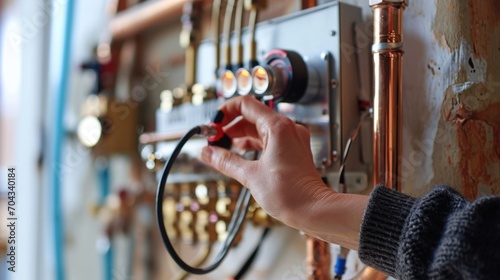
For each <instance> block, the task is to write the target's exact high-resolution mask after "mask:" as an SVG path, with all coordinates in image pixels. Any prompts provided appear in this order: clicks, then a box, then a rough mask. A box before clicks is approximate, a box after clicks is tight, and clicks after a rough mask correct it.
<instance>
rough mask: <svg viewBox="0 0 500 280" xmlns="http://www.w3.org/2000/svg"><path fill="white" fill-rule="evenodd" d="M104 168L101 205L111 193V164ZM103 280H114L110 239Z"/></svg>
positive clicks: (101, 168) (102, 172)
mask: <svg viewBox="0 0 500 280" xmlns="http://www.w3.org/2000/svg"><path fill="white" fill-rule="evenodd" d="M103 165H104V166H102V167H98V177H99V188H100V197H99V204H100V205H104V204H105V203H106V198H107V197H108V196H109V194H110V192H111V187H110V176H109V164H108V162H105V163H104V164H103ZM103 279H104V280H113V245H112V240H111V238H109V248H108V250H107V251H106V252H105V253H104V255H103Z"/></svg>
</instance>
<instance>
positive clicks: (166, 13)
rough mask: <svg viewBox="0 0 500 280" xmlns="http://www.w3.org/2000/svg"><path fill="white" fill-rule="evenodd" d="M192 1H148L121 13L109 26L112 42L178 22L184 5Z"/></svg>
mask: <svg viewBox="0 0 500 280" xmlns="http://www.w3.org/2000/svg"><path fill="white" fill-rule="evenodd" d="M192 1H193V0H175V1H171V0H166V1H165V0H164V1H153V2H151V1H148V2H144V3H141V4H137V5H135V6H134V7H132V8H130V9H127V10H126V11H124V12H119V13H118V14H117V15H116V16H115V17H114V18H113V19H112V20H111V22H110V24H109V29H110V32H111V38H112V40H119V39H125V38H129V37H132V36H134V35H136V34H138V33H140V32H142V31H144V30H146V29H149V28H152V27H155V26H158V25H160V24H165V23H168V22H173V21H175V20H178V19H179V17H180V16H181V14H182V7H183V6H184V4H185V3H189V2H192ZM195 1H196V0H195Z"/></svg>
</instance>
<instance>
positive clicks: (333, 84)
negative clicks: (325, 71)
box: [330, 79, 337, 88]
mask: <svg viewBox="0 0 500 280" xmlns="http://www.w3.org/2000/svg"><path fill="white" fill-rule="evenodd" d="M330 87H331V88H337V80H335V79H332V80H331V81H330Z"/></svg>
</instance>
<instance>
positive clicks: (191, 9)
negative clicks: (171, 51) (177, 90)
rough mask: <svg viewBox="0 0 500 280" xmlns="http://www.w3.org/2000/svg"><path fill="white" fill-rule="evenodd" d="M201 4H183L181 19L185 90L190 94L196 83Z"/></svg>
mask: <svg viewBox="0 0 500 280" xmlns="http://www.w3.org/2000/svg"><path fill="white" fill-rule="evenodd" d="M202 9H203V7H202V2H201V1H193V2H188V3H186V4H184V8H183V15H182V18H181V22H182V32H181V39H180V41H181V46H183V47H185V48H186V80H185V85H186V90H187V93H188V94H187V95H190V93H191V87H192V86H193V85H194V83H195V81H196V59H197V57H196V53H197V50H198V45H199V41H200V33H201V32H200V29H201V28H200V27H201V26H200V24H201V15H202Z"/></svg>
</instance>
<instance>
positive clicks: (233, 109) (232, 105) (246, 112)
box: [219, 95, 277, 126]
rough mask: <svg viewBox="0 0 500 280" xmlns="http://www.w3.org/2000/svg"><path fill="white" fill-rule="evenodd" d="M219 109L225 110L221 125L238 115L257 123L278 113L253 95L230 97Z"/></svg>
mask: <svg viewBox="0 0 500 280" xmlns="http://www.w3.org/2000/svg"><path fill="white" fill-rule="evenodd" d="M219 110H221V111H223V112H224V119H223V120H222V123H221V125H222V126H225V125H227V124H228V123H230V122H231V121H232V120H234V119H235V118H236V117H239V116H243V117H244V118H245V119H246V120H248V121H249V122H250V123H253V124H256V123H257V121H258V120H259V119H261V118H263V117H266V116H270V115H274V114H277V113H276V112H274V111H273V110H272V109H270V108H269V107H267V106H266V105H264V104H262V103H261V102H259V101H258V100H257V99H255V98H254V97H252V96H249V95H247V96H242V97H237V98H233V99H230V100H229V101H227V102H226V103H224V104H223V105H222V106H221V107H219Z"/></svg>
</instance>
